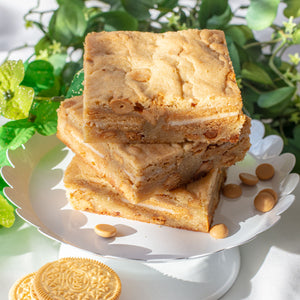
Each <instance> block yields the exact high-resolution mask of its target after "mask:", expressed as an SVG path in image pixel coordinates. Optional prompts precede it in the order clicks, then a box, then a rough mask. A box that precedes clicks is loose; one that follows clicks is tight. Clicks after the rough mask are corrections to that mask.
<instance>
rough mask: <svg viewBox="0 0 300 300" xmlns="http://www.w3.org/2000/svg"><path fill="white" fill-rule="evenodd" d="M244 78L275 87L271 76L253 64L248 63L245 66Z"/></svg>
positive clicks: (243, 70)
mask: <svg viewBox="0 0 300 300" xmlns="http://www.w3.org/2000/svg"><path fill="white" fill-rule="evenodd" d="M242 78H244V79H248V80H251V81H253V82H257V83H260V84H265V85H271V86H272V85H274V84H273V81H272V79H271V77H270V76H269V74H268V73H267V72H266V71H265V70H264V69H262V68H261V67H259V66H258V65H256V64H255V63H252V62H246V63H244V64H243V69H242Z"/></svg>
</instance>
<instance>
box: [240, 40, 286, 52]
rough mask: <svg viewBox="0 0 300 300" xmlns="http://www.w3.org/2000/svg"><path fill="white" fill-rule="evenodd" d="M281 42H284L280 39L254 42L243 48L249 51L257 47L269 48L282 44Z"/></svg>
mask: <svg viewBox="0 0 300 300" xmlns="http://www.w3.org/2000/svg"><path fill="white" fill-rule="evenodd" d="M281 40H282V38H278V39H275V40H271V41H267V42H254V43H250V44H247V45H245V46H244V47H243V48H244V49H248V48H251V47H256V46H261V47H266V46H269V45H272V44H276V43H278V42H280V41H281Z"/></svg>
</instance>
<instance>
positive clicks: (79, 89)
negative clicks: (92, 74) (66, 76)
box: [66, 70, 84, 98]
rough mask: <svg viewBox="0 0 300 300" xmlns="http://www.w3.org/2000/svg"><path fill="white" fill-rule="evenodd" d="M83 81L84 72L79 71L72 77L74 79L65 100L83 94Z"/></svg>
mask: <svg viewBox="0 0 300 300" xmlns="http://www.w3.org/2000/svg"><path fill="white" fill-rule="evenodd" d="M83 80H84V72H83V70H80V71H79V72H77V73H76V74H75V76H74V79H73V81H72V83H71V85H70V88H69V90H68V92H67V95H66V98H72V97H75V96H81V95H82V93H83Z"/></svg>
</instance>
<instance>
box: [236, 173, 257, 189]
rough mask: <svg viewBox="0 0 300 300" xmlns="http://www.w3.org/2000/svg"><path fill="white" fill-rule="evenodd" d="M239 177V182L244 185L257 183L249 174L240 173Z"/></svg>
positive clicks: (255, 178)
mask: <svg viewBox="0 0 300 300" xmlns="http://www.w3.org/2000/svg"><path fill="white" fill-rule="evenodd" d="M239 177H240V179H241V181H242V182H243V183H244V184H246V185H251V186H252V185H256V184H257V183H258V178H257V176H255V175H252V174H249V173H240V174H239Z"/></svg>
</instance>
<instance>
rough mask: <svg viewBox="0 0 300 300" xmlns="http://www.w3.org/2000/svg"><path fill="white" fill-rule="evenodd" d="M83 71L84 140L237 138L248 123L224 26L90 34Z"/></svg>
mask: <svg viewBox="0 0 300 300" xmlns="http://www.w3.org/2000/svg"><path fill="white" fill-rule="evenodd" d="M84 76H85V79H84V120H85V125H84V137H85V141H86V142H95V141H96V140H97V141H99V140H102V141H110V142H118V143H120V142H122V143H181V142H186V141H201V142H205V143H220V142H237V141H238V140H239V136H240V132H241V130H242V128H243V125H244V123H245V122H246V117H245V115H244V114H243V112H242V99H241V94H240V90H239V88H238V86H237V83H236V79H235V74H234V70H233V67H232V63H231V60H230V57H229V54H228V49H227V46H226V40H225V36H224V33H223V32H222V31H219V30H197V29H189V30H182V31H178V32H165V33H152V32H129V31H120V32H97V33H90V34H88V35H87V37H86V40H85V54H84Z"/></svg>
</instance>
